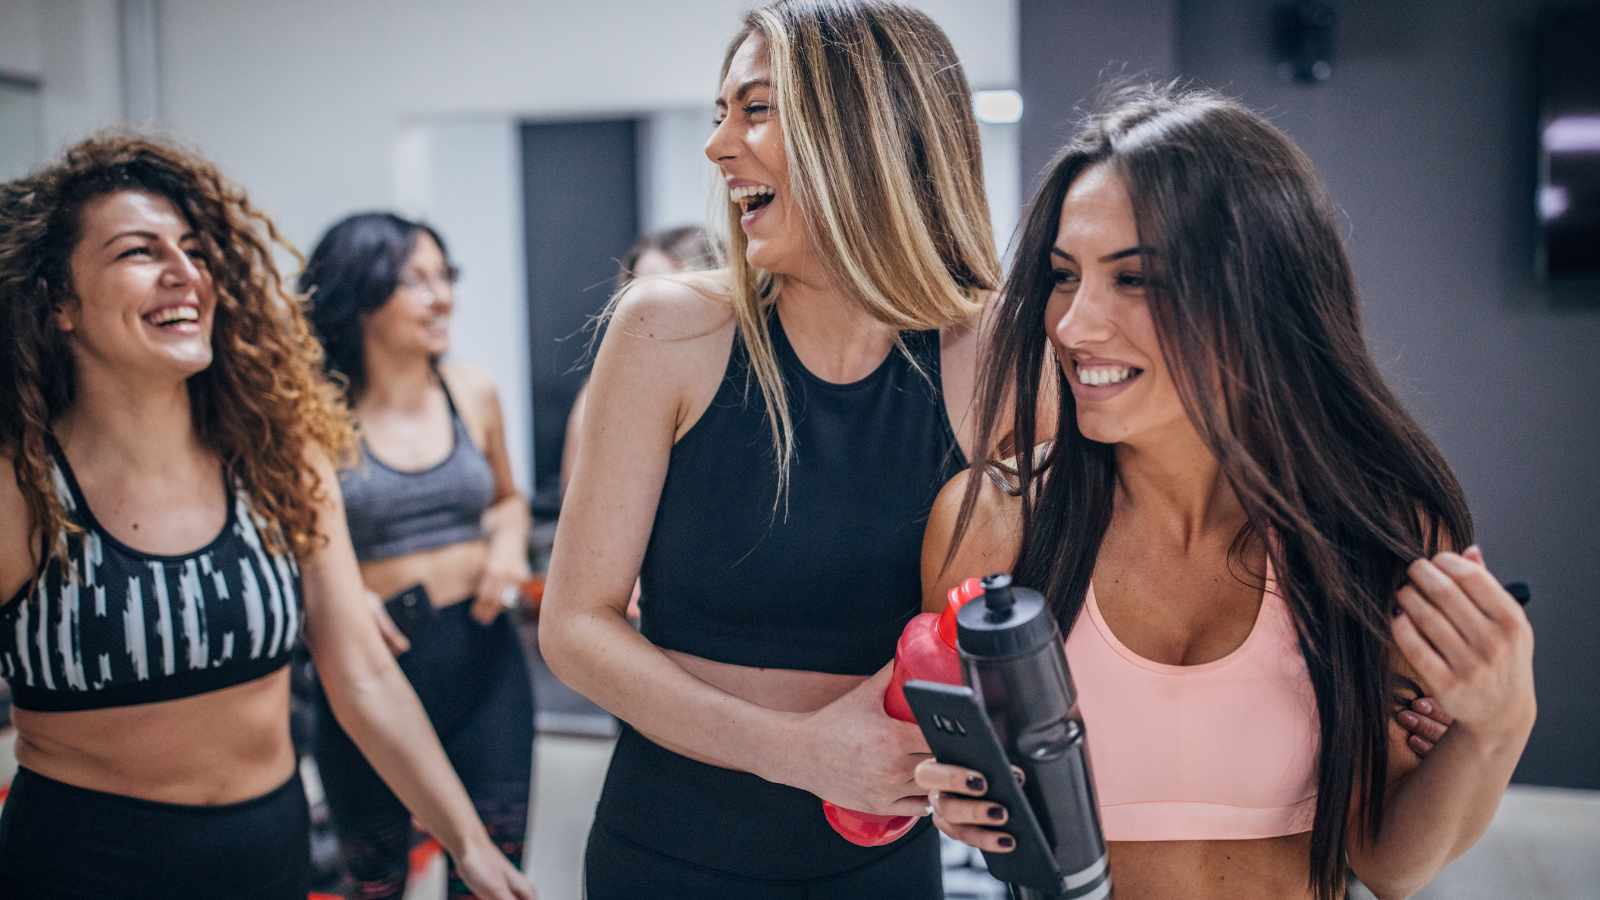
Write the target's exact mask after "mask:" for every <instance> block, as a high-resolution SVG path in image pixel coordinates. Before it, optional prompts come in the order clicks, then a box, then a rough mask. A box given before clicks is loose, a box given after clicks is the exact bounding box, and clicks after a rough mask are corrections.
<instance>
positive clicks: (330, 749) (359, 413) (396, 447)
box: [300, 212, 533, 900]
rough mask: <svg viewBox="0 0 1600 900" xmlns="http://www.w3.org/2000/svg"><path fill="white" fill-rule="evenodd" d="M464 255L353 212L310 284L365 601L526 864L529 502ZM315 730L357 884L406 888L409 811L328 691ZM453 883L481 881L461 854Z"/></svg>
mask: <svg viewBox="0 0 1600 900" xmlns="http://www.w3.org/2000/svg"><path fill="white" fill-rule="evenodd" d="M458 274H459V270H458V269H457V268H456V266H455V264H454V263H452V262H451V261H450V257H449V253H448V251H447V250H446V247H445V242H444V238H443V237H441V236H440V235H439V233H438V232H437V231H435V230H434V229H433V228H431V227H429V226H428V225H425V224H423V223H420V222H414V221H411V220H408V219H404V218H401V217H400V216H397V215H394V214H392V213H386V212H374V213H363V214H359V215H353V216H350V217H348V218H346V219H343V220H342V221H340V222H338V223H337V224H335V225H334V226H333V227H332V228H330V229H328V232H327V233H326V234H325V235H323V237H322V239H321V240H320V241H318V242H317V246H316V249H315V250H314V251H313V252H312V254H311V259H310V262H309V263H308V264H307V265H306V270H305V273H304V274H303V275H302V276H301V279H300V289H301V290H302V291H303V292H305V293H307V294H309V295H310V297H311V321H312V324H313V325H314V326H315V328H316V332H317V336H318V338H319V339H320V340H321V341H322V344H323V347H324V349H325V352H326V364H327V368H328V371H329V373H330V374H331V375H333V376H334V377H335V378H336V379H337V380H339V381H340V382H341V383H342V384H343V385H344V387H345V393H346V396H347V399H348V400H349V403H350V408H351V411H352V412H353V413H354V417H355V422H356V428H357V437H358V443H359V456H358V459H357V460H356V463H355V465H354V466H353V467H351V468H346V469H344V470H342V471H341V472H340V473H339V483H340V486H341V488H342V490H343V492H344V497H345V514H346V517H347V518H348V520H349V524H350V537H351V541H352V543H353V544H354V546H355V551H356V558H357V559H358V560H359V561H360V563H361V579H362V581H363V582H364V583H365V585H366V590H367V601H368V602H369V604H370V606H371V612H372V615H373V616H374V617H375V618H376V620H377V622H378V625H379V627H380V629H381V630H382V632H383V634H384V638H385V640H386V641H387V642H388V644H389V648H390V649H391V650H392V651H393V652H394V653H395V654H397V656H398V658H399V662H400V668H401V670H402V671H403V672H405V674H406V677H407V678H409V679H410V680H411V684H412V686H413V687H414V688H415V689H416V691H417V696H418V697H419V698H420V699H421V700H422V704H423V708H424V709H426V710H427V713H428V716H429V718H431V719H432V720H433V723H434V727H435V728H436V729H437V730H438V732H439V738H440V740H441V741H442V742H443V744H444V747H445V751H446V752H447V753H448V754H449V757H450V761H451V763H452V764H453V765H454V766H455V769H456V772H457V774H458V775H460V777H461V779H462V782H463V784H465V785H466V788H467V792H468V794H469V795H470V796H471V797H472V801H473V804H474V805H475V806H476V807H477V809H478V813H479V815H480V816H481V817H482V818H483V820H484V823H485V825H486V827H487V828H488V829H489V833H490V836H491V837H492V838H493V840H494V842H495V844H496V846H498V847H499V848H500V850H501V852H503V853H504V854H505V855H506V857H507V858H508V859H510V860H511V861H512V862H513V864H516V865H519V866H520V865H521V863H522V856H523V846H524V841H525V838H526V835H527V825H528V791H529V785H530V781H531V771H530V768H531V765H532V760H533V693H532V686H531V683H530V681H529V676H528V666H527V662H526V660H525V659H524V658H523V652H522V644H521V641H520V638H519V636H518V634H517V629H516V626H515V624H514V622H513V619H512V616H511V615H509V611H511V610H515V609H516V608H517V607H518V606H519V605H520V603H521V597H522V583H523V582H524V581H526V580H527V579H528V577H529V575H530V574H531V573H530V571H529V568H528V558H527V553H528V525H529V518H528V506H527V502H526V500H525V499H524V498H523V495H522V493H521V492H520V491H519V490H518V489H517V486H516V484H515V483H514V481H513V479H512V476H511V467H510V463H509V460H508V458H507V453H506V441H505V425H504V417H503V416H502V414H501V411H500V401H499V396H498V394H497V393H496V390H495V386H494V383H493V382H492V381H491V380H490V378H489V376H488V375H487V374H486V373H484V372H483V371H482V370H479V369H476V368H473V367H471V366H467V365H463V364H458V363H445V362H443V361H442V358H443V357H444V356H445V354H446V353H447V352H449V349H450V321H451V314H452V313H453V312H454V310H455V283H456V280H457V276H458ZM316 709H317V713H318V715H317V721H316V726H315V737H314V744H315V747H316V761H317V768H318V771H319V772H320V774H321V777H322V784H323V787H324V789H325V790H326V792H327V797H328V801H329V806H330V808H331V810H332V813H333V820H334V823H335V826H336V828H337V830H338V834H339V843H340V847H341V849H342V851H343V857H344V862H345V865H346V866H347V867H348V869H349V871H350V874H351V876H352V877H353V878H354V880H355V889H354V894H355V896H358V897H361V898H363V900H369V898H390V897H399V896H401V895H402V894H403V893H404V891H405V888H406V881H407V873H408V870H409V855H410V850H411V843H412V828H411V816H410V814H409V813H407V812H406V810H405V808H404V807H403V806H401V805H400V802H399V801H398V800H397V799H396V798H395V796H394V794H393V793H392V792H391V791H390V790H389V789H388V788H387V787H386V786H385V785H384V783H383V781H382V779H380V778H379V776H378V773H377V772H375V771H374V770H373V769H372V767H371V766H370V765H368V764H367V761H366V760H365V759H364V758H363V757H362V756H361V755H360V753H359V752H358V751H357V750H356V748H355V745H354V744H352V743H351V742H350V738H349V737H348V736H347V735H346V734H345V732H344V729H342V728H341V727H340V726H339V723H338V721H337V720H336V719H335V718H334V716H333V710H332V708H331V707H329V705H328V703H327V699H326V697H325V696H324V695H323V694H322V693H321V692H318V693H317V695H316ZM448 877H449V892H450V896H452V897H457V896H468V895H469V892H468V890H467V887H466V885H465V884H464V883H462V882H461V881H460V880H459V879H458V878H457V877H456V872H455V869H454V866H453V864H452V865H451V867H450V870H449V876H448Z"/></svg>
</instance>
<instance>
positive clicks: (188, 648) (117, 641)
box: [0, 440, 303, 712]
mask: <svg viewBox="0 0 1600 900" xmlns="http://www.w3.org/2000/svg"><path fill="white" fill-rule="evenodd" d="M49 444H50V450H51V454H52V456H53V458H54V461H53V467H54V475H55V482H56V491H57V493H58V495H59V496H60V497H61V501H62V504H63V505H64V506H65V507H66V509H67V512H68V515H69V516H71V518H72V520H73V521H74V522H76V523H77V524H78V525H79V526H80V527H81V528H82V529H83V532H82V533H81V534H73V535H69V536H68V538H67V553H66V557H67V561H66V564H63V563H62V561H61V560H60V559H54V558H53V559H51V560H50V561H49V563H47V564H46V565H45V566H44V568H43V569H42V571H41V572H40V573H39V575H38V576H36V577H35V578H34V579H33V580H32V581H31V582H29V583H28V584H26V585H24V586H23V587H22V589H21V590H20V591H18V592H17V594H16V596H15V597H12V598H11V600H10V602H8V603H6V604H5V605H4V606H0V676H3V677H4V678H5V679H6V681H8V682H9V683H10V685H11V694H12V697H13V699H14V702H15V704H16V706H17V707H18V708H20V709H28V710H41V711H51V712H54V711H63V710H83V709H102V708H105V707H111V706H128V705H131V704H135V703H154V702H157V701H161V700H176V699H178V698H180V697H190V696H193V695H196V694H203V693H206V692H208V691H214V690H218V689H220V688H225V687H229V686H231V685H235V684H241V683H243V682H246V681H251V680H253V679H256V678H260V677H261V676H263V675H267V674H269V673H271V672H274V671H277V669H278V668H280V667H281V666H283V665H284V664H286V663H287V662H288V661H289V652H290V650H292V649H293V648H294V646H295V645H296V644H297V643H299V641H300V631H301V625H302V621H303V607H302V604H301V599H300V570H299V567H298V566H297V565H296V563H295V559H294V557H293V555H291V554H290V553H288V552H276V553H275V552H273V551H272V550H271V549H270V548H269V545H268V543H267V541H265V540H264V539H263V538H264V533H263V532H262V531H261V529H260V526H259V524H258V522H257V520H256V518H255V513H254V511H253V510H252V508H251V506H250V501H249V498H248V496H247V494H246V492H245V491H244V490H243V488H242V487H241V486H240V485H238V484H237V483H233V482H232V481H231V480H229V483H228V484H227V485H225V486H226V487H227V489H228V490H227V495H228V497H229V503H228V516H227V521H226V522H225V523H224V524H223V526H222V531H221V533H220V534H218V535H217V536H216V537H215V538H213V539H212V540H211V541H210V543H208V544H206V545H205V546H204V547H201V548H200V549H198V550H195V551H193V552H191V553H185V554H182V555H180V556H161V555H157V554H152V553H144V552H142V551H139V550H135V549H133V548H132V547H129V546H127V545H126V544H123V543H122V542H120V541H118V540H117V539H116V538H114V537H112V536H111V535H110V534H109V533H108V532H107V531H106V530H105V529H104V528H103V527H101V525H100V523H99V522H98V521H96V520H95V517H94V513H93V512H91V511H90V509H89V504H88V503H87V502H86V501H85V500H84V497H83V492H82V491H81V490H80V489H79V487H78V483H77V480H76V479H74V478H73V475H72V468H71V467H70V466H69V465H68V464H67V460H66V456H65V455H64V454H63V453H62V452H61V448H60V447H58V446H56V443H55V441H53V440H51V441H49ZM225 477H226V476H225Z"/></svg>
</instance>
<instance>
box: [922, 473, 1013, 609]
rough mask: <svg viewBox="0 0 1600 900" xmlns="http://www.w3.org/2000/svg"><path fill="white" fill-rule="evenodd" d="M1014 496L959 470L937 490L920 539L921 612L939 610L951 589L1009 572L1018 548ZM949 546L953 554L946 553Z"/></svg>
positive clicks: (949, 551) (987, 481)
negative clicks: (966, 514)
mask: <svg viewBox="0 0 1600 900" xmlns="http://www.w3.org/2000/svg"><path fill="white" fill-rule="evenodd" d="M975 477H976V478H982V481H983V483H982V484H981V485H979V487H978V494H977V497H976V499H975V501H974V504H973V508H972V513H971V517H970V520H969V521H968V523H967V527H966V529H965V530H964V531H963V532H962V534H961V535H960V542H959V544H957V543H955V542H956V532H957V530H958V524H959V519H960V515H961V505H962V502H963V500H964V499H965V497H966V493H967V486H968V485H969V484H970V483H971V479H972V478H975ZM1021 515H1022V510H1021V504H1020V503H1019V502H1018V500H1017V498H1016V497H1013V496H1011V495H1010V494H1008V493H1007V492H1006V491H1005V490H1004V489H1003V488H1001V487H1000V485H998V484H996V483H995V481H994V480H993V479H991V478H987V477H984V476H981V475H979V473H978V472H977V471H976V470H974V469H967V470H966V471H964V472H959V473H957V474H956V476H955V477H954V478H952V479H950V481H949V482H947V483H946V484H945V486H944V487H943V488H942V489H941V490H940V491H939V496H938V497H937V498H936V499H935V500H934V501H933V510H932V511H931V512H930V513H929V514H928V527H927V530H926V531H925V532H924V533H923V538H922V608H923V610H924V611H926V612H939V611H941V610H943V609H944V607H945V598H946V595H947V594H948V593H949V591H950V589H951V588H952V587H955V586H956V585H958V584H960V583H961V582H963V581H965V580H966V579H968V578H972V577H974V576H982V575H988V574H991V573H993V572H1005V571H1009V570H1010V569H1011V567H1012V566H1013V565H1014V564H1015V563H1016V561H1017V551H1018V550H1019V549H1020V548H1021V546H1022V520H1021ZM952 547H953V552H952Z"/></svg>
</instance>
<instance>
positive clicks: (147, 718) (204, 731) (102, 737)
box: [13, 667, 295, 806]
mask: <svg viewBox="0 0 1600 900" xmlns="http://www.w3.org/2000/svg"><path fill="white" fill-rule="evenodd" d="M13 721H14V723H15V724H16V726H17V748H16V749H17V763H18V765H21V766H22V767H23V768H26V769H29V770H32V771H34V772H37V773H38V774H40V775H43V776H45V777H46V778H53V779H55V780H56V781H60V782H63V783H66V784H70V785H75V786H77V787H82V788H88V789H90V790H95V791H103V792H106V793H110V794H121V795H123V796H127V797H139V798H141V799H145V800H156V801H159V802H162V803H177V804H184V805H189V806H216V805H222V804H228V803H237V802H239V801H242V800H249V799H251V798H253V797H259V796H261V795H263V794H265V793H267V792H269V791H271V790H273V789H274V788H276V787H279V786H280V785H282V784H283V783H284V782H285V781H287V780H288V779H289V776H290V775H292V774H293V773H294V767H295V754H294V746H293V744H292V742H291V741H290V739H289V670H288V668H287V667H286V668H283V669H279V670H278V671H276V672H274V673H272V674H271V675H264V676H262V677H260V678H257V679H256V680H254V681H247V682H245V683H244V684H237V685H233V686H232V687H227V688H223V689H221V690H217V691H208V692H207V693H204V694H200V695H197V696H194V697H184V698H182V699H179V700H167V701H163V702H160V703H142V704H139V705H136V706H118V707H111V708H109V709H91V710H80V711H74V712H37V711H31V710H25V709H17V710H14V711H13Z"/></svg>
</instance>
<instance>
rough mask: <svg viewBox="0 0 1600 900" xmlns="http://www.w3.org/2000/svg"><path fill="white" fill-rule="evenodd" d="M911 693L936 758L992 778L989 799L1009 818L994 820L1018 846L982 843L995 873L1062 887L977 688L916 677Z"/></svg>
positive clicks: (1057, 888)
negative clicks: (1004, 847) (999, 847)
mask: <svg viewBox="0 0 1600 900" xmlns="http://www.w3.org/2000/svg"><path fill="white" fill-rule="evenodd" d="M905 692H906V700H908V701H909V702H910V704H911V710H912V712H913V713H915V714H916V717H917V724H918V725H919V726H921V727H922V733H923V736H924V737H926V738H927V741H928V747H929V748H930V749H931V750H933V755H934V759H936V760H937V761H938V762H940V763H944V764H947V765H952V766H961V767H963V768H966V769H972V770H975V771H977V772H979V773H981V774H982V775H983V778H984V781H985V782H986V784H985V786H984V787H986V789H987V793H986V794H985V795H984V796H985V798H986V799H987V800H992V801H994V802H995V803H998V804H999V805H1000V806H1001V807H1003V808H1004V809H1005V812H1006V816H1005V818H1004V819H1001V820H999V821H997V822H994V823H992V824H995V825H997V826H998V825H1000V824H1002V823H1003V825H1004V829H1005V831H1006V832H1007V834H1009V835H1010V836H1011V838H1012V840H1013V843H1014V849H1012V850H1010V851H1001V852H996V851H994V850H991V849H989V848H988V847H980V848H979V849H981V850H983V857H984V861H985V862H987V863H988V866H989V872H990V874H992V875H994V877H996V878H998V879H1000V880H1001V881H1005V882H1009V883H1011V884H1016V885H1021V886H1023V887H1031V888H1035V889H1038V890H1044V891H1060V890H1062V889H1063V887H1064V881H1065V876H1064V873H1063V872H1062V871H1061V869H1060V867H1059V866H1058V865H1057V864H1056V860H1055V857H1054V856H1053V855H1052V853H1051V850H1050V845H1049V843H1048V842H1047V841H1046V840H1045V836H1044V831H1043V830H1042V829H1041V828H1040V827H1039V821H1038V819H1037V818H1036V817H1035V816H1034V814H1033V808H1032V807H1031V806H1029V804H1028V801H1027V798H1026V797H1025V796H1024V795H1023V793H1022V790H1021V788H1020V787H1019V786H1018V784H1017V781H1016V779H1015V778H1014V777H1013V776H1012V771H1011V770H1012V766H1011V761H1010V760H1009V759H1008V758H1007V757H1006V754H1005V750H1004V749H1003V748H1002V747H1001V746H1000V740H999V738H998V737H997V736H996V735H995V732H994V727H993V726H992V725H991V724H990V723H989V716H988V714H987V713H985V712H984V709H983V705H982V704H981V703H980V702H979V701H978V698H977V696H976V695H975V694H974V693H973V692H972V689H971V688H969V687H965V686H953V685H947V684H935V683H933V682H928V681H910V682H907V683H906V686H905ZM919 783H921V782H920V781H919Z"/></svg>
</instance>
